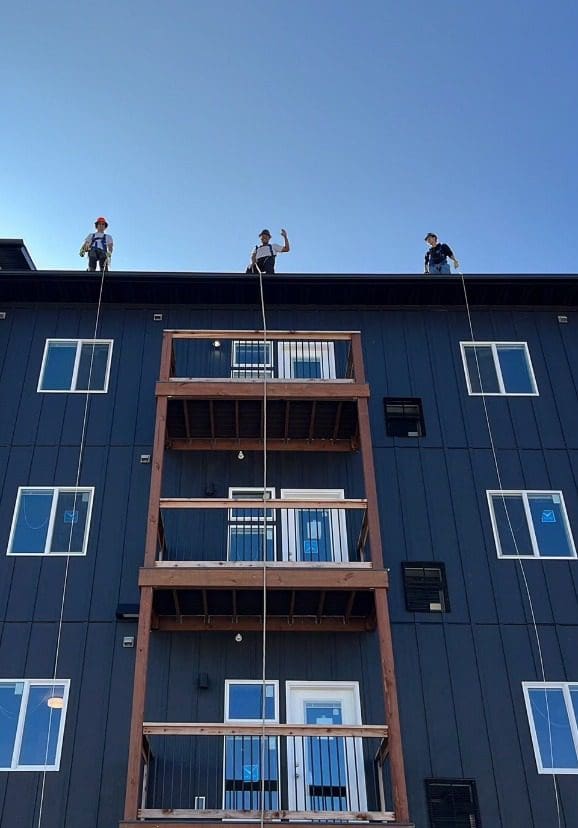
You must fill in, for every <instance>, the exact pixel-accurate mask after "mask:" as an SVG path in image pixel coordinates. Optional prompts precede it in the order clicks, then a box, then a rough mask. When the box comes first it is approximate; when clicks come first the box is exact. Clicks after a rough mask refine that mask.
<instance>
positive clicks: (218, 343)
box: [213, 339, 221, 348]
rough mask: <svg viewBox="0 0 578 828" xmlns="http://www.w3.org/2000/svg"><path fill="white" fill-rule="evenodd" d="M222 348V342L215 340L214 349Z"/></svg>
mask: <svg viewBox="0 0 578 828" xmlns="http://www.w3.org/2000/svg"><path fill="white" fill-rule="evenodd" d="M220 347H221V340H220V339H213V348H220Z"/></svg>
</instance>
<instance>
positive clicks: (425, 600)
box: [401, 561, 450, 612]
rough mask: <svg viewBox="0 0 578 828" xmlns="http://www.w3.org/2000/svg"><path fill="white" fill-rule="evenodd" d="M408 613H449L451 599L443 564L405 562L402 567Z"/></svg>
mask: <svg viewBox="0 0 578 828" xmlns="http://www.w3.org/2000/svg"><path fill="white" fill-rule="evenodd" d="M401 569H402V573H403V587H404V590H405V607H406V609H407V610H408V612H449V611H450V599H449V595H448V585H447V581H446V568H445V566H444V565H443V563H432V562H431V561H426V562H420V561H416V562H414V561H405V562H403V563H402V565H401Z"/></svg>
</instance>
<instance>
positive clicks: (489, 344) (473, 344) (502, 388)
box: [460, 340, 540, 397]
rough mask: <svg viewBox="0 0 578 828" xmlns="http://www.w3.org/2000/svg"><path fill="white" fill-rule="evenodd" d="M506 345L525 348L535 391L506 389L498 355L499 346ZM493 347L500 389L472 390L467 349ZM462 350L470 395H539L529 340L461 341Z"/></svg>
mask: <svg viewBox="0 0 578 828" xmlns="http://www.w3.org/2000/svg"><path fill="white" fill-rule="evenodd" d="M500 345H505V346H508V347H510V348H511V347H515V348H523V349H524V355H525V357H526V364H527V366H528V373H529V376H530V380H531V383H532V386H533V388H534V390H533V391H506V388H505V386H504V380H503V377H502V369H501V366H500V359H499V357H498V346H500ZM488 347H489V348H491V350H492V358H493V360H494V369H495V371H496V376H497V378H498V386H499V391H473V390H472V383H471V380H470V373H469V369H468V363H467V360H466V349H467V348H488ZM460 350H461V354H462V363H463V366H464V374H465V377H466V384H467V387H468V394H469V395H470V397H539V396H540V392H539V391H538V383H537V382H536V375H535V373H534V366H533V365H532V359H531V357H530V349H529V348H528V343H527V342H503V341H500V342H498V341H491V342H478V341H477V340H476V341H471V340H470V341H462V342H460Z"/></svg>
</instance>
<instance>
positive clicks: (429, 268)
mask: <svg viewBox="0 0 578 828" xmlns="http://www.w3.org/2000/svg"><path fill="white" fill-rule="evenodd" d="M425 241H426V242H427V243H428V244H429V250H428V251H427V253H426V254H425V262H424V270H423V272H424V273H451V271H450V266H449V264H448V256H449V258H450V259H451V260H452V262H453V263H454V267H455V269H456V270H457V269H458V267H459V266H460V263H459V262H458V260H457V259H456V257H455V256H454V254H453V252H452V249H451V247H449V246H448V245H447V244H440V243H439V242H438V237H437V236H436V234H435V233H428V234H427V236H426V237H425Z"/></svg>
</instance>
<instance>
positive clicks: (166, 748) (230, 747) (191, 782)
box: [138, 722, 395, 823]
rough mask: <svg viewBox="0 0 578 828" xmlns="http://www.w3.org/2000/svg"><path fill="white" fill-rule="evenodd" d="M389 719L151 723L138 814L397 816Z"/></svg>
mask: <svg viewBox="0 0 578 828" xmlns="http://www.w3.org/2000/svg"><path fill="white" fill-rule="evenodd" d="M387 736H388V729H387V726H386V725H360V726H349V725H333V726H328V727H327V726H320V725H295V724H290V725H289V724H269V723H267V724H265V725H262V724H260V723H253V724H234V725H232V724H189V723H150V722H149V723H145V724H144V726H143V737H144V739H143V758H144V763H143V764H144V770H143V780H142V782H143V783H142V798H141V808H140V810H139V812H138V817H139V819H143V820H147V819H150V820H154V819H161V818H162V819H170V818H175V819H181V820H183V819H186V820H187V822H191V823H194V822H196V821H199V822H201V821H207V820H209V821H213V822H214V821H217V820H226V819H244V820H251V819H255V820H259V818H260V817H261V814H262V809H263V811H264V814H263V817H264V819H265V820H271V819H282V820H288V821H300V822H307V821H321V820H332V821H333V820H335V821H338V822H347V821H360V820H362V821H371V822H385V823H387V822H393V821H395V815H394V813H393V811H391V810H388V808H387V804H386V803H387V802H388V801H391V799H390V798H389V777H388V773H387V769H386V765H385V762H386V758H387Z"/></svg>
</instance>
